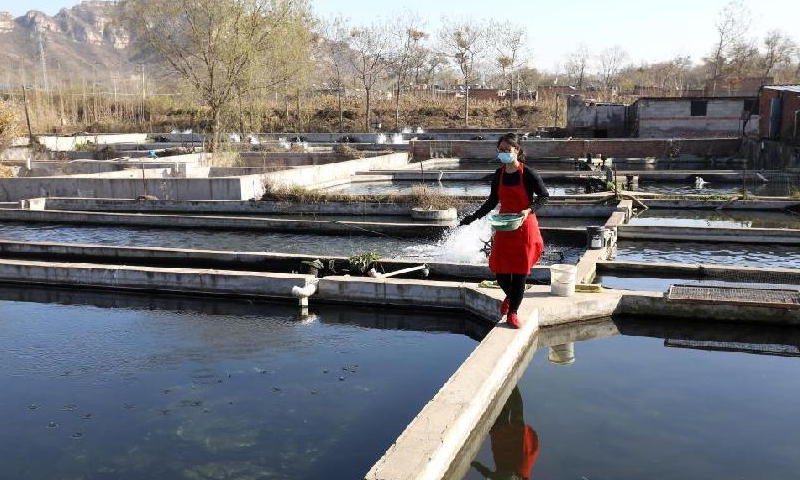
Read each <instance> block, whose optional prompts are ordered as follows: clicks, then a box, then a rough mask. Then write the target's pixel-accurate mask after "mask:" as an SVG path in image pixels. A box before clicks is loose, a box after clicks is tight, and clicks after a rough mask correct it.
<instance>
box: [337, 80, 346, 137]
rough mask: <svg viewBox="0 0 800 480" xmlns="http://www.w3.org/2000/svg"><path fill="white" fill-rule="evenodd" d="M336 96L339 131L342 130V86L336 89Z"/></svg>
mask: <svg viewBox="0 0 800 480" xmlns="http://www.w3.org/2000/svg"><path fill="white" fill-rule="evenodd" d="M336 97H337V100H338V102H339V133H342V132H344V112H342V87H339V88H337V89H336Z"/></svg>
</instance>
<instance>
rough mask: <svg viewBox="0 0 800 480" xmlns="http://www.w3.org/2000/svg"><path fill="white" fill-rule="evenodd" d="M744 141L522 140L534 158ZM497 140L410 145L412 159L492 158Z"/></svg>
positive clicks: (718, 153) (712, 151) (728, 152)
mask: <svg viewBox="0 0 800 480" xmlns="http://www.w3.org/2000/svg"><path fill="white" fill-rule="evenodd" d="M741 144H742V141H741V139H738V138H708V139H672V138H659V139H639V138H618V139H585V140H583V139H581V140H551V139H547V140H545V139H541V140H528V141H525V142H523V146H524V147H525V153H526V154H527V155H528V156H529V157H533V158H576V157H585V156H586V154H587V153H593V154H595V155H600V154H603V155H606V156H608V157H613V158H641V157H665V156H667V155H669V154H672V155H689V156H695V157H729V156H734V155H736V154H737V153H738V151H739V149H740V147H741ZM496 145H497V144H496V142H495V141H480V140H475V141H414V142H412V143H411V144H410V146H409V151H410V153H411V157H412V161H422V160H428V159H429V158H438V157H443V158H464V159H473V158H487V159H488V158H493V157H494V156H495V155H496V154H497V149H496Z"/></svg>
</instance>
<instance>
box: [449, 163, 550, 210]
mask: <svg viewBox="0 0 800 480" xmlns="http://www.w3.org/2000/svg"><path fill="white" fill-rule="evenodd" d="M504 168H505V166H502V167H500V168H498V169H497V171H496V172H495V173H494V177H493V178H492V191H491V192H490V193H489V198H487V199H486V201H485V202H483V205H481V206H480V208H478V210H476V211H475V213H473V214H471V215H467V217H466V218H464V221H462V223H471V222H473V221H475V220H477V219H479V218H483V217H485V216H486V214H487V213H489V212H491V211H492V210H493V209H494V208H495V207H496V206H497V204H498V203H499V202H500V197H499V195H498V193H497V191H498V189H499V187H500V172H501V170H502V169H504ZM519 176H520V171H519V170H517V171H516V172H514V173H508V172H506V173H504V174H503V186H506V187H513V186H516V185H519ZM522 181H523V183H524V184H525V191H526V192H527V193H528V199H529V201H530V208H531V212H533V213H536V212H537V211H538V210H539V209H541V208H542V207H543V206H544V205H545V204H546V203H547V200H548V199H549V198H550V194H549V193H547V188H546V187H545V186H544V182H543V181H542V177H541V176H540V175H539V173H538V172H537V171H536V170H534V169H533V168H531V167H529V166H528V165H524V164H523V169H522Z"/></svg>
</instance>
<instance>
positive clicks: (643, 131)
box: [566, 95, 761, 138]
mask: <svg viewBox="0 0 800 480" xmlns="http://www.w3.org/2000/svg"><path fill="white" fill-rule="evenodd" d="M760 118H761V117H760V116H759V104H758V101H757V99H756V98H755V97H643V98H640V99H638V100H636V101H635V102H633V103H632V104H630V105H626V104H623V103H604V102H595V101H593V100H585V99H584V98H583V97H582V96H580V95H571V96H568V97H567V128H566V130H567V132H568V133H569V135H571V136H574V137H583V138H606V137H642V138H675V137H677V138H711V137H726V138H727V137H740V136H742V135H757V134H758V131H759V119H760Z"/></svg>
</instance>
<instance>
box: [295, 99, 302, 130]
mask: <svg viewBox="0 0 800 480" xmlns="http://www.w3.org/2000/svg"><path fill="white" fill-rule="evenodd" d="M296 129H297V132H298V133H300V132H302V131H303V117H302V115H301V114H300V90H297V127H296Z"/></svg>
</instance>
